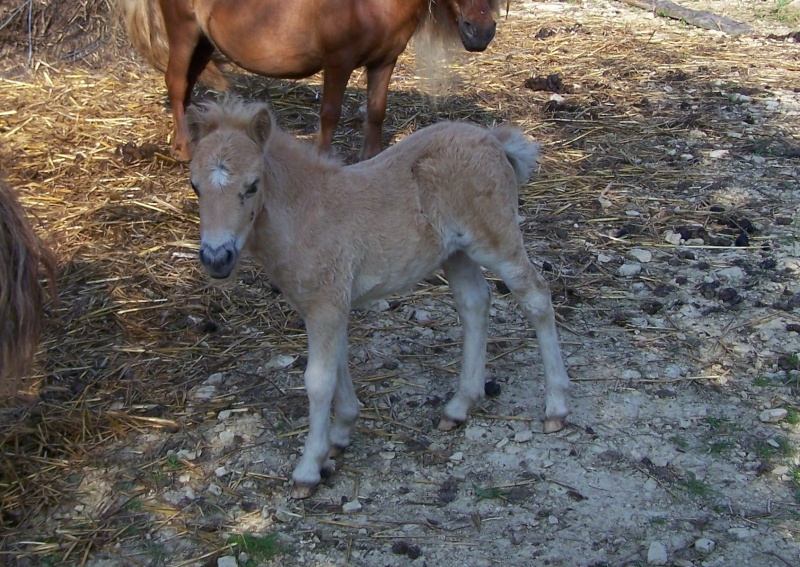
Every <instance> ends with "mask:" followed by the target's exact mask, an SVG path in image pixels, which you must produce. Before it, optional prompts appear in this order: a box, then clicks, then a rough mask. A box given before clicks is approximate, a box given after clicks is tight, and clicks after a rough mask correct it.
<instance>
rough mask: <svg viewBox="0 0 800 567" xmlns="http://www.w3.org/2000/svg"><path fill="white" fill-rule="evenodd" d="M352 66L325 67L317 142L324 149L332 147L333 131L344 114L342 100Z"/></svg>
mask: <svg viewBox="0 0 800 567" xmlns="http://www.w3.org/2000/svg"><path fill="white" fill-rule="evenodd" d="M352 72H353V69H352V68H346V67H325V68H324V70H323V72H322V75H323V78H322V107H321V108H320V111H319V124H320V126H319V138H318V139H317V144H318V145H319V148H320V149H321V150H323V151H326V152H327V151H328V150H330V149H331V143H332V142H333V131H334V130H336V125H337V124H338V123H339V117H340V116H341V115H342V102H343V101H344V91H345V89H346V88H347V81H349V80H350V75H351V73H352Z"/></svg>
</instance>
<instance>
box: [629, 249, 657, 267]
mask: <svg viewBox="0 0 800 567" xmlns="http://www.w3.org/2000/svg"><path fill="white" fill-rule="evenodd" d="M628 258H631V259H632V260H636V261H637V262H641V263H642V264H646V263H648V262H650V261H651V260H652V259H653V254H652V253H651V252H650V251H649V250H642V249H641V248H634V249H632V250H628Z"/></svg>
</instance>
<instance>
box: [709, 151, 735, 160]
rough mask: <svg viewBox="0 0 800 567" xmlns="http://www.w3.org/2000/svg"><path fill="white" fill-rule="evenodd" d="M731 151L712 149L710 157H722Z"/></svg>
mask: <svg viewBox="0 0 800 567" xmlns="http://www.w3.org/2000/svg"><path fill="white" fill-rule="evenodd" d="M729 153H730V152H729V151H728V150H711V151H710V152H709V153H708V157H710V158H713V159H720V158H724V157H726V156H727V155H728V154H729Z"/></svg>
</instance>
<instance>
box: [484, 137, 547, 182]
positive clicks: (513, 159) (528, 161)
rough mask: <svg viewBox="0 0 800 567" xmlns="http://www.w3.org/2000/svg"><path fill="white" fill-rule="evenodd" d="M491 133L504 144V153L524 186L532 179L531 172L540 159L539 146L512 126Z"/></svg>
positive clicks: (518, 180)
mask: <svg viewBox="0 0 800 567" xmlns="http://www.w3.org/2000/svg"><path fill="white" fill-rule="evenodd" d="M490 132H491V133H492V135H493V136H494V137H495V138H497V139H498V141H499V142H500V143H501V144H503V151H504V152H505V153H506V158H507V159H508V161H509V163H510V164H511V167H513V168H514V175H515V176H516V177H517V183H519V184H520V185H522V184H523V183H525V182H526V181H527V180H528V179H529V178H530V176H531V171H532V170H533V167H534V166H535V165H536V162H537V160H538V158H539V148H540V146H539V144H537V143H536V142H533V141H531V140H529V139H528V137H527V136H525V134H523V133H522V132H521V131H519V130H517V129H516V128H512V127H510V126H500V127H498V128H494V129H492V130H490Z"/></svg>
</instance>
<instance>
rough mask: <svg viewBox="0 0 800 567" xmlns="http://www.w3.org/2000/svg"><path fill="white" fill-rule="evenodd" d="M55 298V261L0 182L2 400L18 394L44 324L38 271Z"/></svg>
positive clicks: (0, 369) (0, 349) (13, 195)
mask: <svg viewBox="0 0 800 567" xmlns="http://www.w3.org/2000/svg"><path fill="white" fill-rule="evenodd" d="M42 267H43V268H44V273H45V274H46V275H47V277H48V279H49V281H50V293H51V295H52V296H53V297H55V271H56V267H55V257H54V256H53V253H52V251H51V250H50V249H49V248H48V247H47V246H45V244H44V243H43V242H42V241H41V240H40V239H39V237H38V236H37V235H36V233H35V232H34V230H33V227H32V226H31V224H30V222H28V219H27V217H26V215H25V211H24V209H23V208H22V205H20V203H19V201H18V200H17V196H16V194H15V193H14V190H13V189H11V187H9V186H8V185H7V184H6V183H4V182H3V180H2V179H0V395H3V396H6V395H10V394H14V393H15V392H16V386H17V384H18V381H19V379H20V378H21V377H22V376H23V375H24V374H25V372H26V371H27V370H28V368H29V367H30V363H31V360H32V359H33V355H34V352H35V351H36V345H37V344H38V342H39V329H40V326H41V322H42V305H43V303H44V300H45V291H44V288H43V286H42V284H41V280H40V276H41V275H42V270H41V268H42Z"/></svg>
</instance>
